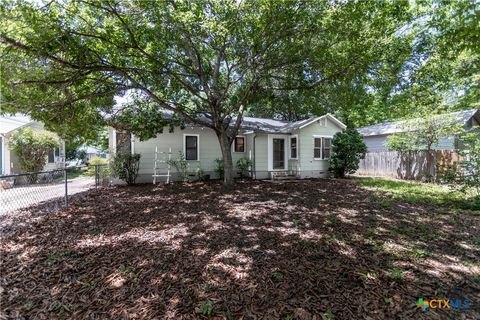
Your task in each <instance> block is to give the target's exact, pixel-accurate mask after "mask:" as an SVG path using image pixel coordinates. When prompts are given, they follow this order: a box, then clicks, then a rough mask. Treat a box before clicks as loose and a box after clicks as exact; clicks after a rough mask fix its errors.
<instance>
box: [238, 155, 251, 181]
mask: <svg viewBox="0 0 480 320" xmlns="http://www.w3.org/2000/svg"><path fill="white" fill-rule="evenodd" d="M236 165H237V169H238V170H240V177H241V178H243V177H245V176H246V175H244V174H245V173H246V172H247V173H248V171H249V169H250V166H251V165H252V161H250V160H248V159H247V158H240V159H238V160H237V164H236Z"/></svg>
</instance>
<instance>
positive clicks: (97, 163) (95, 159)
mask: <svg viewBox="0 0 480 320" xmlns="http://www.w3.org/2000/svg"><path fill="white" fill-rule="evenodd" d="M88 164H89V165H91V166H101V165H104V164H108V160H107V159H105V158H100V157H93V158H92V159H90V161H89V162H88Z"/></svg>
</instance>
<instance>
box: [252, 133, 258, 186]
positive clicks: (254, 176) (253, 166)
mask: <svg viewBox="0 0 480 320" xmlns="http://www.w3.org/2000/svg"><path fill="white" fill-rule="evenodd" d="M255 139H257V135H256V134H254V135H253V161H252V171H253V178H254V179H255V180H256V179H257V168H256V162H257V159H256V158H255Z"/></svg>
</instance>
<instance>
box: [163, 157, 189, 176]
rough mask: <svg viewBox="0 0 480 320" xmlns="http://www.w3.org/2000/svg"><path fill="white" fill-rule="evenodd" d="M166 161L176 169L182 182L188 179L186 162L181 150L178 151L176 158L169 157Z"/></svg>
mask: <svg viewBox="0 0 480 320" xmlns="http://www.w3.org/2000/svg"><path fill="white" fill-rule="evenodd" d="M167 163H168V164H169V165H171V166H173V167H174V168H175V169H176V170H177V172H178V173H179V174H180V178H181V179H182V181H183V182H186V181H188V162H187V160H185V155H184V154H183V152H182V151H179V152H178V158H177V159H170V160H168V161H167Z"/></svg>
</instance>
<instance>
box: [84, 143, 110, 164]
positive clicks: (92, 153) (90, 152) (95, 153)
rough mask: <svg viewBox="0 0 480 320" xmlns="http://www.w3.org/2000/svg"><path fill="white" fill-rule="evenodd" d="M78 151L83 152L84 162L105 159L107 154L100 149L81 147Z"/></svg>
mask: <svg viewBox="0 0 480 320" xmlns="http://www.w3.org/2000/svg"><path fill="white" fill-rule="evenodd" d="M78 151H84V152H85V157H86V161H90V160H92V158H95V157H98V158H106V157H107V154H106V153H105V152H103V151H102V150H101V149H100V148H96V147H90V146H86V147H81V148H79V149H78Z"/></svg>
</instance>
